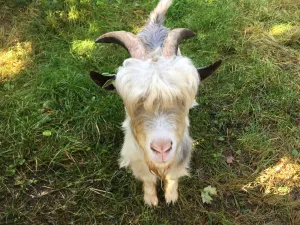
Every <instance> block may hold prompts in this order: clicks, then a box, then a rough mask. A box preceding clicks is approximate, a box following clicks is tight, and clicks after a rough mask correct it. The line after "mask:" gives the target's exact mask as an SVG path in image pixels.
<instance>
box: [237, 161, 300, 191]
mask: <svg viewBox="0 0 300 225" xmlns="http://www.w3.org/2000/svg"><path fill="white" fill-rule="evenodd" d="M255 187H260V188H261V190H262V192H263V193H264V194H278V195H287V194H289V193H290V192H291V191H292V190H293V189H294V188H300V165H299V164H298V163H297V162H295V161H294V160H291V159H289V158H288V157H283V158H281V159H280V160H279V161H278V162H277V163H276V164H275V165H274V166H271V167H269V168H267V169H265V170H264V171H263V172H261V173H260V175H259V176H258V177H257V178H256V180H255V181H254V182H251V183H250V184H247V185H245V186H244V187H243V189H245V190H249V189H251V188H255Z"/></svg>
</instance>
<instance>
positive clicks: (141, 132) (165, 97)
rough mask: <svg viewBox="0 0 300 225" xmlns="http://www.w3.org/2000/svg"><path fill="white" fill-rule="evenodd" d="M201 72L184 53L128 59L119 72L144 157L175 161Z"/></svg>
mask: <svg viewBox="0 0 300 225" xmlns="http://www.w3.org/2000/svg"><path fill="white" fill-rule="evenodd" d="M199 82H200V79H199V75H198V71H197V69H196V68H195V67H194V65H193V64H192V63H191V61H190V60H189V59H188V58H186V57H182V56H177V57H174V58H171V59H166V58H163V57H161V58H158V59H156V60H155V62H153V59H148V60H145V61H142V60H140V59H132V58H131V59H127V60H125V61H124V63H123V66H122V67H120V68H119V71H118V73H117V76H116V81H115V84H116V89H117V91H118V93H119V94H120V96H121V97H122V99H123V102H124V105H125V108H126V112H127V116H128V118H129V120H130V125H131V130H132V133H133V136H134V137H135V140H136V143H137V144H138V145H139V146H140V148H141V149H142V150H143V151H144V154H145V157H146V158H147V159H148V160H150V162H151V163H153V164H154V165H155V166H157V167H160V166H166V165H167V164H170V163H171V162H172V161H174V160H173V159H174V156H175V155H176V151H177V149H178V147H179V146H180V144H181V140H182V137H183V134H184V131H185V130H187V127H188V119H187V116H188V113H189V109H190V108H191V107H192V105H193V102H194V99H195V95H196V93H197V89H198V86H199Z"/></svg>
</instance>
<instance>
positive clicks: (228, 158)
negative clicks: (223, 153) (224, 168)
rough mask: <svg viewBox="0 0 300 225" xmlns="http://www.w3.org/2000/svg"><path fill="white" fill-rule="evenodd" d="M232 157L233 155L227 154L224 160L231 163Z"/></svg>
mask: <svg viewBox="0 0 300 225" xmlns="http://www.w3.org/2000/svg"><path fill="white" fill-rule="evenodd" d="M233 159H234V157H233V156H232V155H229V156H227V158H226V162H227V163H228V164H231V163H233Z"/></svg>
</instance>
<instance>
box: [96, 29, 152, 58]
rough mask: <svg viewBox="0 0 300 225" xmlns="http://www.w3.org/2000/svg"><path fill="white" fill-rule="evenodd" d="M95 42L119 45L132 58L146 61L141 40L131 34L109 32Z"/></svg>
mask: <svg viewBox="0 0 300 225" xmlns="http://www.w3.org/2000/svg"><path fill="white" fill-rule="evenodd" d="M95 42H96V43H116V44H119V45H121V46H122V47H123V48H125V49H126V50H127V51H128V53H129V54H130V56H131V57H132V58H137V59H144V58H145V56H146V49H145V47H144V45H143V44H142V42H141V41H140V39H139V38H138V37H137V36H135V35H134V34H133V33H130V32H126V31H114V32H109V33H106V34H103V35H102V36H100V37H99V38H97V39H96V41H95Z"/></svg>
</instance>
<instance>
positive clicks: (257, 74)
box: [0, 0, 300, 225]
mask: <svg viewBox="0 0 300 225" xmlns="http://www.w3.org/2000/svg"><path fill="white" fill-rule="evenodd" d="M156 3H157V1H153V0H149V1H141V0H134V1H129V0H119V1H117V0H110V1H109V0H105V1H100V0H80V1H75V0H65V1H62V0H57V1H50V0H18V1H5V0H0V7H1V8H0V21H1V24H0V79H1V80H0V109H1V110H0V223H1V224H294V225H296V224H299V223H300V216H299V215H300V197H299V196H300V165H299V154H298V155H295V154H294V155H293V154H292V152H293V150H294V153H295V150H297V151H300V141H299V140H300V139H299V138H300V137H299V134H300V132H299V131H300V129H299V124H300V94H299V93H300V92H299V91H300V86H299V84H300V23H299V21H300V11H299V9H300V4H299V2H298V1H297V0H264V1H260V0H252V1H250V0H249V1H248V0H243V1H242V0H237V1H229V0H224V1H218V0H209V1H208V0H201V1H199V0H182V1H178V0H175V4H174V5H173V6H172V7H171V8H170V10H169V12H168V19H167V22H166V23H167V26H169V27H188V28H191V29H192V30H194V31H196V32H197V37H196V38H194V39H192V40H189V41H187V42H185V43H184V44H182V52H183V54H185V55H187V56H189V57H190V58H191V59H192V60H193V62H194V63H195V65H197V66H204V65H207V64H209V63H210V62H212V61H214V60H217V59H219V58H222V59H223V61H224V63H223V65H222V68H221V69H220V70H219V71H218V73H217V74H215V75H214V76H213V77H211V78H209V79H207V80H206V81H205V82H204V83H203V84H202V85H201V88H200V91H201V97H200V98H199V99H198V102H199V104H200V106H199V107H198V108H195V109H193V110H192V111H191V113H190V118H191V124H192V126H191V135H192V137H193V138H194V139H195V144H194V153H193V159H192V164H191V167H192V169H191V177H185V178H182V179H181V181H180V198H179V202H178V203H177V204H175V205H174V206H173V205H170V206H168V205H166V204H165V203H164V200H163V193H162V191H160V194H159V198H160V199H161V201H160V204H159V206H158V207H157V208H155V209H150V208H148V207H146V206H145V205H144V203H143V195H142V187H141V183H139V182H138V181H136V180H135V179H134V178H133V177H132V174H131V173H130V171H128V170H120V169H119V168H118V164H117V159H118V156H119V151H120V148H121V145H122V139H123V134H122V131H121V129H120V126H121V122H122V120H123V119H124V110H123V105H122V101H121V100H120V98H119V97H118V96H117V95H116V94H113V93H108V92H105V91H103V90H101V89H100V88H98V87H97V86H96V85H94V84H93V83H92V81H91V80H90V78H89V75H88V74H89V71H91V70H96V71H101V72H114V71H115V69H116V68H117V67H118V66H119V65H120V64H121V63H122V61H123V60H124V59H125V58H126V57H127V56H128V55H127V53H126V52H125V51H124V50H122V49H121V48H120V47H118V46H115V45H95V44H94V43H93V40H94V39H95V38H96V37H98V36H99V35H100V34H103V33H105V32H108V31H113V30H127V31H134V32H137V31H138V30H140V29H141V27H142V26H143V24H144V22H145V20H146V18H147V15H148V14H149V12H150V11H151V9H153V7H154V6H155V4H156ZM45 131H46V132H45ZM43 132H44V135H43ZM228 156H233V157H234V160H233V163H227V162H226V157H228ZM208 185H211V186H214V187H216V188H217V193H218V195H217V197H214V200H213V203H212V204H211V205H208V204H203V203H202V201H201V190H202V189H203V188H204V187H206V186H208Z"/></svg>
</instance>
